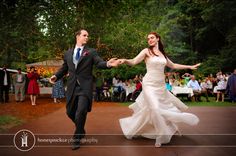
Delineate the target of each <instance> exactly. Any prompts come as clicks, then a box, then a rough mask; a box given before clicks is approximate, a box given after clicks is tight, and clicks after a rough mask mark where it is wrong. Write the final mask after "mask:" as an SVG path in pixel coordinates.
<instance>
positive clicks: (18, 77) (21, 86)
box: [12, 68, 26, 102]
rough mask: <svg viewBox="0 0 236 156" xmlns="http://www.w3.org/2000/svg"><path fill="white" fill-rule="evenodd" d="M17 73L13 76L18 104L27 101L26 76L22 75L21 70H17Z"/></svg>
mask: <svg viewBox="0 0 236 156" xmlns="http://www.w3.org/2000/svg"><path fill="white" fill-rule="evenodd" d="M17 71H18V72H17V73H16V74H14V75H13V76H12V79H13V83H14V86H15V100H16V102H19V101H20V102H23V101H24V100H25V82H26V78H25V75H24V74H22V73H21V68H18V69H17Z"/></svg>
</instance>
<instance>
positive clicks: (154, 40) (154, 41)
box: [147, 34, 159, 46]
mask: <svg viewBox="0 0 236 156" xmlns="http://www.w3.org/2000/svg"><path fill="white" fill-rule="evenodd" d="M147 41H148V44H149V46H155V45H156V44H157V43H158V41H159V38H157V37H156V36H155V35H153V34H149V35H148V37H147Z"/></svg>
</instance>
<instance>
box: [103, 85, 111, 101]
mask: <svg viewBox="0 0 236 156" xmlns="http://www.w3.org/2000/svg"><path fill="white" fill-rule="evenodd" d="M109 90H110V86H109V84H108V83H107V81H104V83H103V86H102V92H103V95H104V97H105V98H110V97H111V95H110V92H109Z"/></svg>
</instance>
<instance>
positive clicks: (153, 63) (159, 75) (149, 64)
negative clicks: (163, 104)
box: [144, 56, 167, 83]
mask: <svg viewBox="0 0 236 156" xmlns="http://www.w3.org/2000/svg"><path fill="white" fill-rule="evenodd" d="M166 63H167V61H166V59H165V58H164V57H158V56H153V57H148V58H147V59H146V69H147V73H146V75H145V77H144V81H145V82H148V81H154V82H159V83H160V82H161V83H164V82H165V74H164V70H165V66H166Z"/></svg>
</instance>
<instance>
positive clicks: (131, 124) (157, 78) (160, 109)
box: [120, 56, 199, 146]
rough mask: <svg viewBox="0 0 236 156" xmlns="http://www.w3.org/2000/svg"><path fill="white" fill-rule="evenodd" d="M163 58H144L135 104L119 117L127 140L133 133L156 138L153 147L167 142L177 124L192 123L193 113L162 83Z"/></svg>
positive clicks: (176, 129) (164, 62) (194, 123)
mask: <svg viewBox="0 0 236 156" xmlns="http://www.w3.org/2000/svg"><path fill="white" fill-rule="evenodd" d="M166 63H167V60H166V59H165V58H164V57H158V56H153V57H148V58H147V59H146V68H147V73H146V74H145V76H144V77H143V81H142V92H141V93H140V95H139V96H138V98H137V99H136V101H135V103H133V104H131V105H130V106H129V108H130V109H132V110H133V114H132V116H130V117H126V118H122V119H120V126H121V129H122V131H123V133H124V135H125V136H126V137H127V138H128V139H131V138H132V137H135V136H143V137H145V138H150V139H156V143H155V145H156V146H160V145H161V144H165V143H168V142H170V140H171V137H172V136H173V135H174V134H175V133H176V132H178V126H177V123H179V122H183V123H186V124H189V125H196V124H197V123H198V122H199V119H198V117H197V116H195V115H194V114H191V113H185V112H182V111H183V110H186V109H187V108H188V107H187V106H186V105H185V104H184V103H182V102H181V101H180V100H179V99H178V98H177V97H175V96H174V95H173V94H171V93H170V92H169V91H168V90H167V89H166V86H165V75H164V68H165V65H166Z"/></svg>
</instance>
